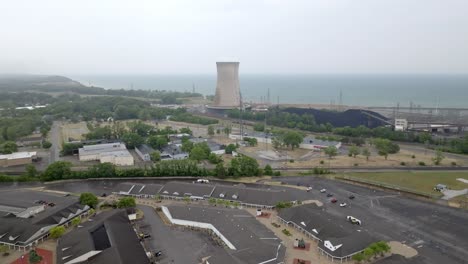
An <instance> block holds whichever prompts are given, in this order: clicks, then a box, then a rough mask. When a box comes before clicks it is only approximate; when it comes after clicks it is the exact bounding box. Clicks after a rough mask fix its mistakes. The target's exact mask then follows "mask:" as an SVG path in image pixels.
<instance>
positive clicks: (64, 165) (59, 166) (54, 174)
mask: <svg viewBox="0 0 468 264" xmlns="http://www.w3.org/2000/svg"><path fill="white" fill-rule="evenodd" d="M71 175H72V172H71V163H70V162H67V161H56V162H54V163H52V164H50V165H49V166H48V167H47V169H46V170H45V171H44V172H43V173H42V175H41V177H42V179H43V180H44V181H55V180H62V179H67V178H70V176H71Z"/></svg>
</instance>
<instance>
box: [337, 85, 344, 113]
mask: <svg viewBox="0 0 468 264" xmlns="http://www.w3.org/2000/svg"><path fill="white" fill-rule="evenodd" d="M342 108H343V91H342V90H340V105H339V106H338V111H342V110H343V109H342Z"/></svg>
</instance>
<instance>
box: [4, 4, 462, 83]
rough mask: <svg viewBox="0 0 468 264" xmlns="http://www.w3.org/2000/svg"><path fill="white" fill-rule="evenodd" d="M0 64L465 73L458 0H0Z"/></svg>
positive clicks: (114, 69)
mask: <svg viewBox="0 0 468 264" xmlns="http://www.w3.org/2000/svg"><path fill="white" fill-rule="evenodd" d="M0 10H1V11H0V12H1V15H0V73H33V74H65V75H66V74H215V71H216V65H215V62H216V61H217V60H219V59H222V58H226V57H228V58H236V59H237V60H239V61H240V72H241V73H252V74H257V73H259V74H385V73H408V74H414V73H416V74H434V73H439V74H467V73H468V15H467V13H466V12H467V10H468V1H466V0H305V1H294V0H289V1H278V0H271V1H266V0H265V1H259V0H245V1H244V0H238V1H234V0H233V1H227V0H226V1H225V0H212V1H204V0H196V1H195V0H187V1H182V0H170V1H169V0H166V1H157V0H149V1H139V0H134V1H130V0H129V1H119V0H109V1H107V0H99V1H96V0H92V1H88V0H80V1H63V0H41V1H37V0H30V1H23V0H0Z"/></svg>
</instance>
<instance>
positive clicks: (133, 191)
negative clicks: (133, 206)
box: [113, 182, 163, 198]
mask: <svg viewBox="0 0 468 264" xmlns="http://www.w3.org/2000/svg"><path fill="white" fill-rule="evenodd" d="M162 187H163V185H160V184H154V183H150V184H143V183H131V182H123V183H120V184H118V185H117V186H116V187H115V188H114V191H113V193H114V194H118V195H124V196H133V197H137V198H154V197H156V195H158V193H159V191H160V190H161V189H162Z"/></svg>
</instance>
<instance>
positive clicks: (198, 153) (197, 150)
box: [189, 144, 207, 162]
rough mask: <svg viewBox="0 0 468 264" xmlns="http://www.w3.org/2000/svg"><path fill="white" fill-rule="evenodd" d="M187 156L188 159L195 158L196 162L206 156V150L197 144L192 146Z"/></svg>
mask: <svg viewBox="0 0 468 264" xmlns="http://www.w3.org/2000/svg"><path fill="white" fill-rule="evenodd" d="M189 157H190V159H193V160H196V161H197V162H200V161H202V160H204V159H206V158H207V156H206V152H205V151H204V150H203V148H202V147H201V146H199V145H198V144H197V145H195V146H194V147H193V149H192V151H190V155H189Z"/></svg>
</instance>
